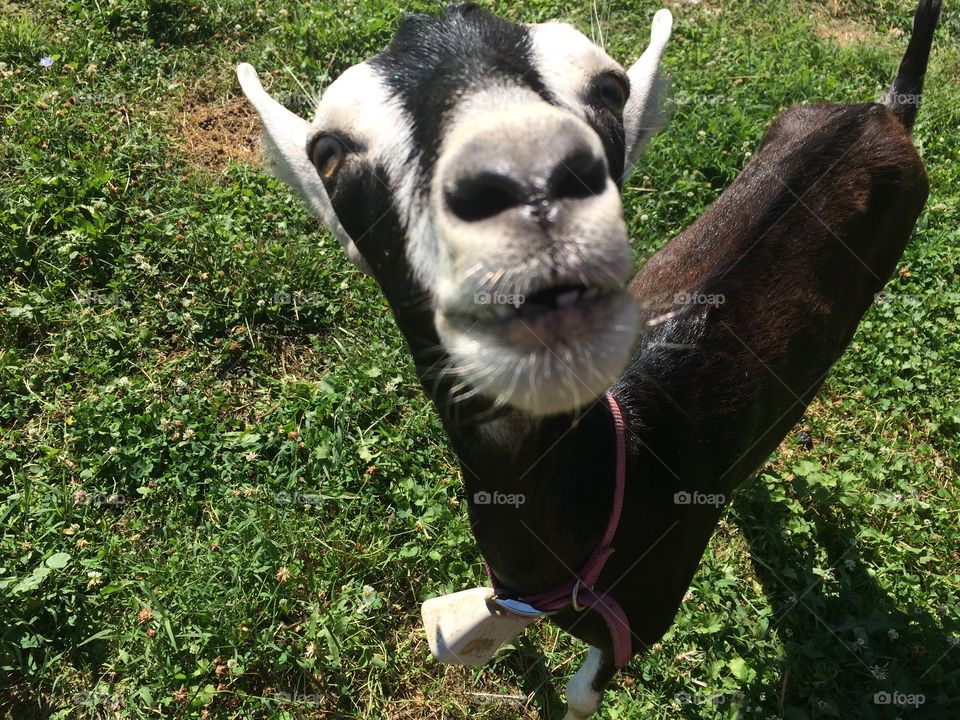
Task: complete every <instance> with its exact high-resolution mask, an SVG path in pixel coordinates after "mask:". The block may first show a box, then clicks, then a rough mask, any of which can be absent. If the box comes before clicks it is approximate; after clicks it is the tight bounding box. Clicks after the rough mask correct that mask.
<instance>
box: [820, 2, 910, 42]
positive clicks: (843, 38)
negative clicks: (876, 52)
mask: <svg viewBox="0 0 960 720" xmlns="http://www.w3.org/2000/svg"><path fill="white" fill-rule="evenodd" d="M814 7H815V9H814V18H815V21H816V32H817V35H818V36H819V37H821V38H823V39H825V40H833V41H834V42H836V43H837V44H838V45H839V46H840V47H843V48H845V47H852V46H856V45H863V44H865V43H872V44H878V43H887V42H891V41H893V40H896V39H897V38H898V37H899V36H901V35H903V32H902V31H901V30H899V29H897V28H894V29H891V31H890V32H889V33H887V34H884V33H881V32H879V31H878V30H877V29H876V28H875V27H874V26H873V25H872V24H870V23H869V22H864V21H861V20H857V19H856V16H857V8H856V6H855V4H854V3H852V2H850V1H849V0H829V1H828V2H827V3H826V4H825V5H821V4H819V3H816V4H815V6H814Z"/></svg>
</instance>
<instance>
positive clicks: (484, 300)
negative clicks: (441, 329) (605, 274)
mask: <svg viewBox="0 0 960 720" xmlns="http://www.w3.org/2000/svg"><path fill="white" fill-rule="evenodd" d="M622 293H623V291H622V290H621V289H619V288H600V287H590V286H588V285H584V284H563V285H554V286H551V287H546V288H542V289H540V290H537V291H535V292H533V293H532V294H524V293H519V292H517V293H507V292H478V293H477V294H476V295H475V296H474V304H473V305H472V306H470V307H469V309H461V310H458V311H455V312H452V313H449V314H448V318H449V319H450V320H451V321H453V322H455V323H457V324H459V325H462V324H464V323H467V324H472V325H480V326H488V327H489V326H497V325H501V326H502V325H507V324H510V323H514V322H535V323H536V322H540V321H543V320H547V319H548V318H550V317H551V316H562V315H563V314H577V313H583V312H589V311H590V310H591V309H592V308H594V307H596V306H598V305H601V304H603V303H605V302H607V301H609V300H610V299H611V298H612V297H614V296H616V295H619V294H622Z"/></svg>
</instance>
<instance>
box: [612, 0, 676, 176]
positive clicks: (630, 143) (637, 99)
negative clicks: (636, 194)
mask: <svg viewBox="0 0 960 720" xmlns="http://www.w3.org/2000/svg"><path fill="white" fill-rule="evenodd" d="M672 28H673V15H671V14H670V11H669V10H667V9H666V8H664V9H662V10H658V11H657V14H656V15H654V16H653V26H652V27H651V29H650V44H649V45H648V46H647V49H646V50H645V51H644V53H643V55H641V56H640V59H639V60H637V62H635V63H634V64H633V66H632V67H631V68H630V69H629V70H628V71H627V76H628V77H629V78H630V99H629V100H627V105H626V107H624V109H623V127H624V133H625V137H626V143H625V144H626V158H625V164H624V168H625V169H624V173H623V176H624V179H626V177H627V176H628V175H629V174H630V171H631V169H632V168H633V164H634V163H635V162H636V161H637V157H639V155H640V153H641V152H642V151H643V149H644V147H646V145H647V142H648V141H649V140H650V138H651V137H652V136H653V135H654V133H656V132H657V130H659V129H660V128H661V127H663V125H664V123H665V122H666V120H667V114H666V112H665V111H664V109H663V106H662V100H663V91H664V88H665V86H666V82H665V81H664V79H663V78H662V77H661V76H660V59H661V58H662V57H663V50H664V48H665V47H666V45H667V40H669V39H670V31H671V29H672Z"/></svg>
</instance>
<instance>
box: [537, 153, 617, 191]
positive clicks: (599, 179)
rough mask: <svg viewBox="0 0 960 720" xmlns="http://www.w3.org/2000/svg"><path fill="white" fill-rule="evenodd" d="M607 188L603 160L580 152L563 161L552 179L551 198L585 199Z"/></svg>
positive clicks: (591, 154) (605, 169)
mask: <svg viewBox="0 0 960 720" xmlns="http://www.w3.org/2000/svg"><path fill="white" fill-rule="evenodd" d="M606 186H607V167H606V165H605V164H604V162H603V159H602V158H599V157H597V156H596V155H594V154H593V153H591V152H589V151H578V152H575V153H573V154H571V155H570V156H568V157H567V158H566V159H565V160H563V161H562V162H561V163H560V164H559V165H557V167H556V169H555V170H554V171H553V175H552V176H551V177H550V196H551V197H552V198H553V199H556V200H559V199H562V198H585V197H590V196H591V195H599V194H600V193H602V192H603V191H604V189H605V188H606Z"/></svg>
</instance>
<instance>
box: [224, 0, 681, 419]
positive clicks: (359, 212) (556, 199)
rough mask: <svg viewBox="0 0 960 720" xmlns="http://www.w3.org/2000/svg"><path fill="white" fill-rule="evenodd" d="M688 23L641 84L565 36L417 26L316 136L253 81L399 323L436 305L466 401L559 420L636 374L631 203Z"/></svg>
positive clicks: (364, 71)
mask: <svg viewBox="0 0 960 720" xmlns="http://www.w3.org/2000/svg"><path fill="white" fill-rule="evenodd" d="M671 22H672V21H671V18H670V14H669V12H668V11H666V10H661V11H660V12H659V13H657V15H656V17H655V18H654V25H653V32H652V40H651V44H650V46H649V48H648V49H647V51H646V52H645V53H644V55H643V57H642V58H641V59H640V60H639V61H638V62H637V63H636V64H635V65H634V66H633V67H632V68H631V69H630V72H629V73H627V72H625V71H624V70H623V68H622V67H621V66H620V65H618V64H617V63H616V62H615V61H613V60H612V59H611V58H610V57H609V56H607V55H606V53H604V52H603V51H602V50H600V49H599V48H597V47H596V46H595V45H594V44H593V43H591V42H590V41H589V40H588V39H587V38H586V37H585V36H584V35H583V34H582V33H580V32H578V31H577V30H575V29H574V28H572V27H570V26H569V25H564V24H562V23H546V24H540V25H517V24H514V23H510V22H508V21H505V20H502V19H500V18H496V17H494V16H492V15H490V14H488V13H486V12H485V11H483V10H480V9H478V8H476V7H473V6H455V7H452V8H451V9H450V10H448V11H447V12H446V14H445V15H444V16H443V17H440V18H434V17H426V16H415V17H412V18H409V19H408V20H406V21H405V22H404V23H403V24H402V25H401V27H400V28H399V30H398V32H397V35H396V37H395V38H394V40H393V42H392V43H391V45H390V46H389V47H388V48H387V49H386V50H384V51H383V52H382V53H381V54H379V55H377V56H376V57H374V58H373V59H371V60H369V61H367V62H364V63H361V64H360V65H356V66H354V67H352V68H350V69H349V70H348V71H346V72H345V73H344V74H343V75H342V76H341V77H340V78H339V79H337V81H336V82H334V83H333V84H332V85H331V86H330V87H329V88H328V89H327V91H326V92H325V93H324V95H323V98H322V99H321V101H320V102H319V104H318V107H317V111H316V115H315V117H314V119H313V122H312V123H309V124H308V123H306V122H305V121H303V120H301V119H300V118H297V117H296V116H294V115H292V113H289V112H288V111H286V110H285V109H283V108H282V107H281V106H279V105H278V104H277V103H276V102H274V101H273V100H272V99H271V98H270V97H269V96H268V95H267V94H266V93H265V92H264V91H263V89H262V87H261V86H260V83H259V80H258V79H257V77H256V73H255V71H254V70H253V68H252V67H250V66H249V65H241V66H240V67H239V68H238V76H239V78H240V82H241V86H242V87H243V90H244V92H245V93H246V95H247V97H248V98H249V99H250V101H251V102H252V103H253V105H254V106H255V107H256V108H257V111H258V113H259V114H260V116H261V119H262V121H263V124H264V130H265V139H266V144H267V146H268V148H269V149H270V150H271V151H272V154H273V156H274V160H275V162H276V166H277V173H278V175H279V176H280V177H281V178H282V179H284V180H285V181H287V182H288V183H289V184H290V185H291V186H292V187H293V188H294V189H295V190H297V191H298V192H299V194H300V195H301V196H303V197H304V198H305V199H306V200H307V202H308V204H309V205H310V206H311V208H312V209H313V210H314V211H315V212H317V213H318V214H320V215H321V216H322V217H323V219H324V220H325V222H326V224H327V225H328V227H330V229H331V230H332V231H333V232H334V234H335V235H336V236H337V237H338V238H339V239H340V242H341V243H342V244H343V246H344V249H345V250H346V252H347V254H348V256H349V257H350V258H351V260H353V261H354V262H355V263H356V264H357V265H358V266H360V267H361V268H362V269H364V270H366V271H368V272H372V274H373V275H374V276H375V277H376V279H377V280H378V282H379V283H380V285H381V287H382V288H383V290H384V292H385V294H386V295H387V297H388V299H389V300H390V301H391V303H392V304H393V307H394V311H395V312H396V313H397V315H398V316H401V315H402V314H403V312H404V308H403V305H404V303H405V301H406V300H408V299H409V298H419V297H423V296H426V297H427V298H429V303H430V309H431V311H432V315H433V325H434V328H435V330H436V332H437V334H438V336H439V338H440V340H441V343H442V344H443V346H444V348H445V350H446V352H447V354H448V355H449V356H450V360H451V364H452V367H453V370H454V371H455V373H456V374H457V376H458V377H459V379H460V380H461V381H462V383H463V387H464V388H470V389H472V390H474V391H475V392H479V393H481V394H483V395H485V396H486V397H489V398H490V399H492V400H494V401H496V402H498V403H501V404H506V405H509V406H513V407H515V408H517V409H520V410H523V411H526V412H529V413H532V414H535V415H546V414H553V413H559V412H565V411H570V410H574V409H576V408H578V407H580V406H582V405H583V404H585V403H586V402H589V401H591V400H593V399H594V398H596V397H597V396H598V395H600V394H601V393H602V392H603V391H604V390H605V389H606V388H607V387H608V386H609V385H610V384H611V383H612V382H613V381H614V380H615V379H616V378H617V377H618V376H619V374H620V373H621V372H622V370H623V368H624V367H625V366H626V364H627V362H628V361H629V358H630V354H631V351H632V347H633V342H634V339H635V337H636V332H637V327H636V325H637V311H636V308H635V306H634V304H633V302H632V300H631V299H630V298H629V296H628V295H627V294H626V292H625V291H624V284H625V282H626V280H627V277H628V274H629V273H630V271H631V263H630V253H629V245H628V242H627V236H626V229H625V226H624V222H623V218H622V209H621V205H620V197H619V187H620V183H621V181H622V179H623V177H624V176H625V174H626V173H627V172H628V171H629V169H630V168H631V166H632V165H633V162H634V161H635V159H636V157H637V155H638V154H639V152H640V150H641V149H642V146H643V145H644V143H645V141H646V139H647V138H648V137H649V136H650V135H651V134H652V133H653V132H654V131H655V130H656V129H657V128H658V127H659V123H660V122H661V114H660V109H659V104H658V102H657V100H658V98H657V91H658V87H659V77H658V66H659V61H660V57H661V55H662V52H663V48H664V45H665V44H666V41H667V39H668V37H669V33H670V25H671Z"/></svg>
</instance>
